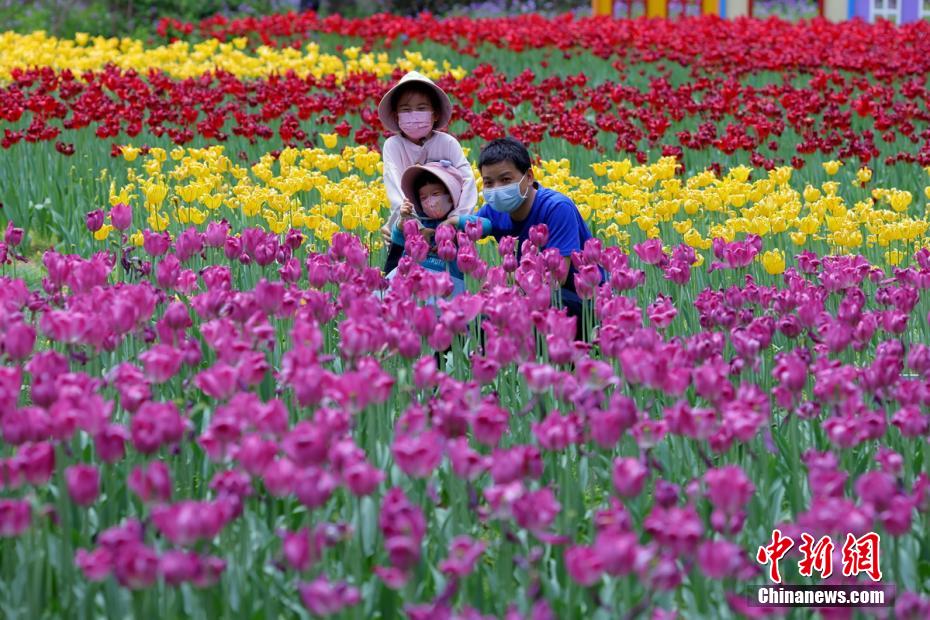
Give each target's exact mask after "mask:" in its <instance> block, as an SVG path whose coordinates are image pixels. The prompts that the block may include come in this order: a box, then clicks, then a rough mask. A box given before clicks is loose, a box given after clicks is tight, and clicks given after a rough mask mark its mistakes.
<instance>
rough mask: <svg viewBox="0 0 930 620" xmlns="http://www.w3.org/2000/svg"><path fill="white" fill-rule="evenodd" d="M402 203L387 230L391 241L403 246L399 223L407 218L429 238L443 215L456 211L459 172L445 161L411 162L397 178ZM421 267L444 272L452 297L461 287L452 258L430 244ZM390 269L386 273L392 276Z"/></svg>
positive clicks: (460, 181) (443, 219)
mask: <svg viewBox="0 0 930 620" xmlns="http://www.w3.org/2000/svg"><path fill="white" fill-rule="evenodd" d="M400 186H401V191H402V193H403V195H404V202H403V203H402V205H401V208H400V210H399V212H398V220H397V223H395V224H394V227H393V228H392V229H391V241H392V243H394V244H395V245H397V246H399V247H400V248H401V251H402V252H403V248H404V241H405V239H404V232H403V224H404V222H406V221H407V220H411V219H412V220H416V221H417V222H419V227H420V228H421V230H422V231H423V233H424V236H426V237H427V238H428V239H430V240H432V236H433V235H432V233H433V232H434V231H435V230H436V228H438V227H439V226H440V225H441V224H444V223H446V221H447V218H449V217H450V216H452V215H453V214H454V213H455V212H456V207H457V206H458V205H459V204H460V203H461V200H462V196H463V193H462V192H463V188H464V180H463V179H462V174H461V173H460V172H459V171H458V169H457V168H456V167H455V166H453V165H452V164H451V162H449V161H441V162H435V163H429V164H424V165H413V166H410V167H409V168H407V169H406V170H405V171H404V173H403V175H401V180H400ZM431 246H432V244H431ZM420 265H421V266H423V267H425V268H426V269H429V270H431V271H439V272H443V271H445V272H448V273H449V275H450V276H451V277H452V283H453V285H454V292H453V296H455V295H458V294H459V293H461V292H463V291H464V290H465V277H464V276H463V275H462V272H461V271H460V270H459V268H458V266H457V265H456V263H455V261H444V260H442V259H441V258H440V257H439V255H438V254H437V253H436V248H435V247H431V248H430V252H429V254H428V255H427V257H426V259H425V260H424V261H423V262H422V263H420ZM393 275H394V272H393V271H391V272H390V273H389V274H388V278H391V277H393Z"/></svg>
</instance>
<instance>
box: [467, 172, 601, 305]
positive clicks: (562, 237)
mask: <svg viewBox="0 0 930 620" xmlns="http://www.w3.org/2000/svg"><path fill="white" fill-rule="evenodd" d="M477 215H478V216H479V217H483V218H485V219H487V220H490V222H491V232H490V234H491V235H493V236H494V238H495V239H497V240H498V241H500V240H501V238H502V237H516V238H517V260H520V248H521V247H522V246H523V242H524V241H526V239H528V238H529V236H530V229H531V228H532V227H533V226H536V225H537V224H545V225H546V226H547V227H548V229H549V240H548V241H547V242H546V245H545V247H544V248H543V249H547V248H557V249H558V250H559V253H560V254H561V255H562V256H571V255H572V252H574V251H576V250H577V251H579V252H580V251H581V250H583V249H584V244H585V242H586V241H587V240H588V239H590V238H592V237H593V236H594V235H592V234H591V229H590V228H588V224H587V223H586V222H585V221H584V218H583V217H581V212H580V211H578V207H576V206H575V203H574V202H572V200H571V198H569V197H568V196H566V195H565V194H561V193H559V192H557V191H555V190H552V189H549V188H548V187H541V186H537V190H536V198H535V199H534V200H533V206H532V207H531V208H530V214H529V215H528V216H527V218H526V219H525V220H523V221H522V222H514V221H513V220H512V219H510V214H509V213H499V212H498V211H495V210H494V209H492V208H491V207H490V206H489V205H484V206H482V207H481V209H479V211H478V214H477ZM574 275H575V266H574V265H572V266H571V267H569V275H568V278H567V279H566V281H565V286H563V287H562V301H563V302H574V303H580V302H581V298H580V297H578V293H576V292H575V283H574ZM603 279H604V270H603V269H601V281H603Z"/></svg>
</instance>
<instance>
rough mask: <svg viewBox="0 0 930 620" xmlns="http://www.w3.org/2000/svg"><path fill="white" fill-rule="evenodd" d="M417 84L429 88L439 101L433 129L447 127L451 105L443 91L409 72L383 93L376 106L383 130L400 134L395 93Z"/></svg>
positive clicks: (414, 72) (423, 76)
mask: <svg viewBox="0 0 930 620" xmlns="http://www.w3.org/2000/svg"><path fill="white" fill-rule="evenodd" d="M418 82H419V83H421V84H423V85H424V86H428V87H429V88H431V89H432V90H433V92H435V93H436V96H437V97H438V99H439V109H438V110H436V113H437V115H438V117H439V118H438V120H437V121H436V124H435V125H434V126H433V129H445V128H446V127H447V126H448V125H449V121H450V120H452V103H451V102H450V101H449V96H448V95H447V94H446V92H445V91H444V90H443V89H441V88H439V87H438V86H436V84H435V83H434V82H433V81H432V80H431V79H429V78H428V77H426V76H425V75H423V74H422V73H419V72H417V71H410V72H408V73H407V74H406V75H405V76H404V77H402V78H401V79H400V81H399V82H397V84H395V85H394V86H393V87H392V88H391V90H389V91H387V93H385V95H384V97H382V98H381V103H379V104H378V118H380V119H381V124H382V125H384V128H385V129H390V130H391V131H393V132H394V133H400V127H398V125H397V114H395V105H394V104H395V102H394V99H395V97H396V95H397V93H398V92H400V90H401V89H403V88H404V87H405V86H409V85H411V84H415V83H418Z"/></svg>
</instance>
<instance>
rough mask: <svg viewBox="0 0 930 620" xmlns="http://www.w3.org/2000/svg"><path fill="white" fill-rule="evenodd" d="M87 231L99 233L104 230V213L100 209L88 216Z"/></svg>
mask: <svg viewBox="0 0 930 620" xmlns="http://www.w3.org/2000/svg"><path fill="white" fill-rule="evenodd" d="M85 221H86V223H87V230H89V231H90V232H97V231H98V230H100V229H101V228H103V211H101V210H100V209H94V210H93V211H91V212H90V213H88V214H87V216H86V220H85Z"/></svg>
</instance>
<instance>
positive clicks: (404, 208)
mask: <svg viewBox="0 0 930 620" xmlns="http://www.w3.org/2000/svg"><path fill="white" fill-rule="evenodd" d="M400 217H401V219H403V220H412V219H416V214H415V213H414V210H413V203H412V202H410V201H409V200H404V202H403V204H402V205H400Z"/></svg>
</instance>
